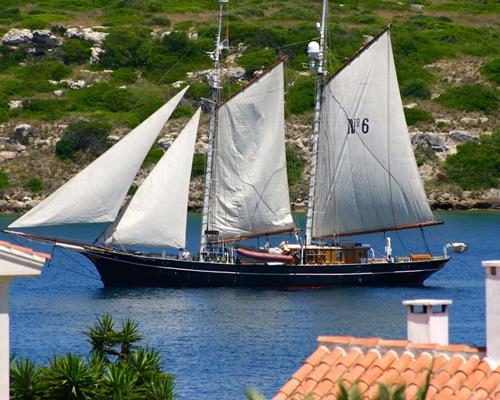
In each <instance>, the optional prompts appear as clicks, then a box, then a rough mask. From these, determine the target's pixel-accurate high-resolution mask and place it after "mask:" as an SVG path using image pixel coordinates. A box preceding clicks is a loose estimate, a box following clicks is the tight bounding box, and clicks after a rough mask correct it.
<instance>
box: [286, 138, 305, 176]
mask: <svg viewBox="0 0 500 400" xmlns="http://www.w3.org/2000/svg"><path fill="white" fill-rule="evenodd" d="M304 166H305V161H304V159H303V158H302V157H300V155H299V153H297V150H296V149H295V148H294V147H292V146H286V170H287V174H288V185H289V186H294V185H295V184H297V183H298V182H299V181H300V180H301V178H302V172H303V171H304Z"/></svg>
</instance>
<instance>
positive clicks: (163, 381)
mask: <svg viewBox="0 0 500 400" xmlns="http://www.w3.org/2000/svg"><path fill="white" fill-rule="evenodd" d="M174 389H175V385H174V377H173V375H171V374H166V373H161V374H159V375H158V376H157V377H156V378H155V379H154V380H151V382H150V383H149V386H148V397H147V398H148V400H172V399H173V398H174Z"/></svg>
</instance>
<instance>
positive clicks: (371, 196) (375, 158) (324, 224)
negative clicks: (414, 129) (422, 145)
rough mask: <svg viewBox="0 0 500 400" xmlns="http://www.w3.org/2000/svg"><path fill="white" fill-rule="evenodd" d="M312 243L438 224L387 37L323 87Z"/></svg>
mask: <svg viewBox="0 0 500 400" xmlns="http://www.w3.org/2000/svg"><path fill="white" fill-rule="evenodd" d="M318 147H319V154H318V168H317V174H316V196H315V202H314V217H313V237H316V238H318V237H333V236H335V235H349V234H355V233H366V232H377V231H384V230H392V229H400V228H408V227H416V226H424V225H431V224H434V223H435V222H434V217H433V215H432V212H431V209H430V207H429V204H428V202H427V198H426V195H425V191H424V188H423V185H422V182H421V180H420V175H419V173H418V169H417V165H416V162H415V156H414V154H413V151H412V147H411V143H410V137H409V134H408V128H407V126H406V121H405V116H404V112H403V107H402V102H401V96H400V94H399V86H398V82H397V76H396V69H395V66H394V59H393V54H392V48H391V38H390V32H389V30H386V31H384V32H383V33H382V34H380V35H379V36H378V37H377V38H375V39H374V40H373V41H372V42H371V43H370V44H369V45H368V46H367V47H366V48H364V49H363V50H362V51H360V52H359V53H358V54H357V56H356V57H355V58H354V59H352V60H351V61H350V62H349V63H348V64H346V65H345V66H344V67H343V68H342V69H341V70H340V71H339V72H338V73H337V74H336V75H334V76H333V78H332V79H331V80H330V81H329V82H328V83H327V84H326V86H325V88H324V93H323V107H322V115H321V127H320V136H319V146H318Z"/></svg>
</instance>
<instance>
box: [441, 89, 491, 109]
mask: <svg viewBox="0 0 500 400" xmlns="http://www.w3.org/2000/svg"><path fill="white" fill-rule="evenodd" d="M438 102H439V103H441V104H442V105H444V106H447V107H450V108H457V109H459V110H464V111H483V112H485V113H489V114H492V113H494V112H496V111H497V110H498V106H499V98H498V91H496V90H494V89H490V88H488V87H486V86H482V85H463V86H454V87H451V88H449V89H447V90H446V91H445V92H444V93H443V94H442V95H441V96H439V98H438Z"/></svg>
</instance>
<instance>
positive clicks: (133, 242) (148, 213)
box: [106, 109, 201, 247]
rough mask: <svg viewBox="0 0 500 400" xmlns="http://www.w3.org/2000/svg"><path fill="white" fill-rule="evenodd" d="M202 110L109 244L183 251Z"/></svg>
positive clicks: (129, 207)
mask: <svg viewBox="0 0 500 400" xmlns="http://www.w3.org/2000/svg"><path fill="white" fill-rule="evenodd" d="M200 113H201V111H200V109H198V111H196V113H195V115H194V116H193V118H192V119H191V120H190V121H189V122H188V124H187V125H186V127H185V128H184V129H183V131H182V132H181V133H180V134H179V136H177V138H176V140H175V141H174V143H173V144H172V146H170V148H169V149H168V151H167V152H166V153H165V155H164V156H163V157H162V158H161V159H160V161H159V162H158V163H157V164H156V166H155V167H154V168H153V170H152V171H151V173H150V174H149V175H148V176H147V177H146V179H145V180H144V182H143V183H142V184H141V186H140V187H139V189H138V190H137V192H136V193H135V195H134V197H133V198H132V200H131V201H130V203H129V204H128V205H127V208H126V210H125V212H124V213H123V215H122V216H121V219H120V220H119V221H118V223H117V224H116V227H115V230H114V232H113V234H112V236H111V237H110V238H108V239H107V240H106V243H108V244H121V245H129V246H138V245H140V246H158V247H184V246H185V241H186V221H187V204H188V195H189V181H190V177H191V166H192V163H193V153H194V146H195V143H196V132H197V131H198V123H199V120H200Z"/></svg>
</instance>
